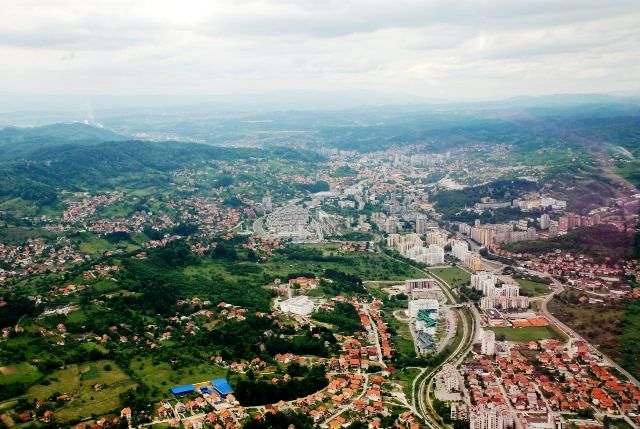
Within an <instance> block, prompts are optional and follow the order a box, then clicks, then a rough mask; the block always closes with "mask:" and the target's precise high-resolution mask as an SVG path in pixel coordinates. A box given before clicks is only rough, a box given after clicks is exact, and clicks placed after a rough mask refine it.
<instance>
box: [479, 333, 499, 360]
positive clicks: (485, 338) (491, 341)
mask: <svg viewBox="0 0 640 429" xmlns="http://www.w3.org/2000/svg"><path fill="white" fill-rule="evenodd" d="M481 337H482V348H481V353H482V354H483V355H487V356H493V355H495V354H496V333H495V332H493V331H491V330H489V329H486V330H483V331H482V334H481Z"/></svg>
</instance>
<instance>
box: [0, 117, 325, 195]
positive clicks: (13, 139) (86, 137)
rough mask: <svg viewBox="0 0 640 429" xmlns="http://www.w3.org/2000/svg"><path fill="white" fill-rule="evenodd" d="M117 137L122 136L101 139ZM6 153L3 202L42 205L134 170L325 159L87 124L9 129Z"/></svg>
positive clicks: (153, 174) (0, 135)
mask: <svg viewBox="0 0 640 429" xmlns="http://www.w3.org/2000/svg"><path fill="white" fill-rule="evenodd" d="M48 132H51V137H48V136H47V133H48ZM91 136H93V137H91ZM114 136H115V138H116V140H106V141H102V140H101V139H102V138H107V139H108V138H111V137H114ZM0 151H1V152H3V155H1V156H0V201H2V199H7V198H16V197H18V198H22V199H24V200H29V201H35V202H37V203H38V204H51V203H52V202H54V201H55V200H56V198H57V194H58V192H59V191H60V190H62V189H65V190H88V189H91V188H108V187H109V186H110V185H111V184H112V180H113V179H115V178H118V177H122V176H125V175H128V174H137V175H145V176H148V177H149V180H157V179H158V177H161V178H162V179H163V180H166V179H167V177H168V176H167V174H166V173H170V172H172V171H175V170H178V169H182V168H187V167H197V166H202V165H204V164H206V163H209V162H211V161H216V160H236V159H248V158H252V157H253V158H262V157H270V156H274V157H276V156H277V157H278V158H280V159H291V160H298V161H303V162H305V161H308V162H315V161H318V160H320V158H321V157H320V156H319V155H317V154H315V153H311V152H306V151H300V150H295V149H290V148H272V149H269V150H260V149H245V148H242V149H241V148H225V147H219V146H210V145H204V144H196V143H181V142H171V141H169V142H149V141H139V140H126V139H123V138H122V137H121V136H118V135H116V134H113V133H111V132H109V131H104V130H101V129H98V128H93V127H88V126H86V125H82V124H72V125H61V126H56V125H54V126H49V127H42V128H34V129H15V128H14V129H5V130H3V131H1V132H0ZM152 178H153V179H152Z"/></svg>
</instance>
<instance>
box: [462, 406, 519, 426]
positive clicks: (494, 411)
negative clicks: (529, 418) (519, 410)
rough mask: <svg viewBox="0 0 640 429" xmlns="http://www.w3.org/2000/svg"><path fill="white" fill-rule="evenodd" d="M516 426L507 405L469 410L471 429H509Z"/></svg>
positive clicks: (477, 407)
mask: <svg viewBox="0 0 640 429" xmlns="http://www.w3.org/2000/svg"><path fill="white" fill-rule="evenodd" d="M513 424H514V419H513V415H511V412H510V411H509V408H508V407H507V406H506V405H503V404H500V405H493V404H490V405H486V404H482V405H478V406H476V407H471V409H470V410H469V429H507V428H509V427H511V426H513Z"/></svg>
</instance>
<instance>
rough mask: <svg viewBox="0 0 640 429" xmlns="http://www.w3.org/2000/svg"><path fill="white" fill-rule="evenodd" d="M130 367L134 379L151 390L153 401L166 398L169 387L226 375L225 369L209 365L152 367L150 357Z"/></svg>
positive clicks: (163, 364) (160, 364) (159, 364)
mask: <svg viewBox="0 0 640 429" xmlns="http://www.w3.org/2000/svg"><path fill="white" fill-rule="evenodd" d="M130 367H131V369H132V370H133V372H134V374H135V375H136V377H139V378H140V379H141V380H143V382H144V384H146V385H147V386H148V387H149V388H150V389H151V395H152V398H153V399H155V400H159V399H162V398H165V397H167V396H168V393H169V388H170V387H173V386H177V385H182V384H190V383H199V382H202V381H208V380H211V379H213V378H217V377H224V376H225V375H226V373H227V371H226V369H223V368H221V367H219V366H216V365H213V364H209V363H201V364H198V365H191V366H185V367H178V368H174V367H172V366H171V365H169V364H168V363H166V362H160V363H158V364H157V365H154V364H153V361H152V359H151V358H150V357H139V358H136V359H134V360H133V361H131V365H130Z"/></svg>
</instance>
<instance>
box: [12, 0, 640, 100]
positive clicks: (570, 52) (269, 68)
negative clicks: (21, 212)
mask: <svg viewBox="0 0 640 429" xmlns="http://www.w3.org/2000/svg"><path fill="white" fill-rule="evenodd" d="M0 10H2V14H0V55H1V56H2V58H3V63H4V66H3V67H2V68H1V69H0V91H18V92H33V93H38V92H44V93H50V94H55V93H76V94H77V93H79V94H89V95H90V94H129V95H130V94H134V95H135V94H176V95H198V94H216V93H231V92H238V93H251V92H267V91H273V90H284V89H314V90H327V91H334V90H372V91H386V92H394V93H395V92H398V93H407V94H411V95H417V96H425V97H432V96H438V97H451V98H464V97H499V96H510V95H520V94H543V93H551V92H607V91H619V90H637V89H638V86H639V85H638V84H639V82H638V76H640V58H638V53H637V46H638V45H639V44H640V26H638V25H637V23H638V22H640V9H639V8H638V7H637V1H636V0H632V1H618V0H614V1H606V2H603V1H601V0H599V1H595V0H582V1H578V0H566V1H561V2H559V1H556V0H553V1H552V0H537V1H527V0H522V1H512V0H468V1H458V2H451V1H444V0H427V1H418V0H395V1H391V2H390V1H388V0H386V1H379V0H366V1H365V0H326V1H320V0H278V1H277V0H216V1H215V2H211V1H204V0H202V1H190V2H179V3H178V2H175V1H168V0H144V1H143V0H136V1H131V0H129V1H121V0H111V1H105V0H94V1H91V2H87V1H75V0H49V1H47V2H42V1H36V0H21V1H19V2H16V1H12V0H0Z"/></svg>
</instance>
